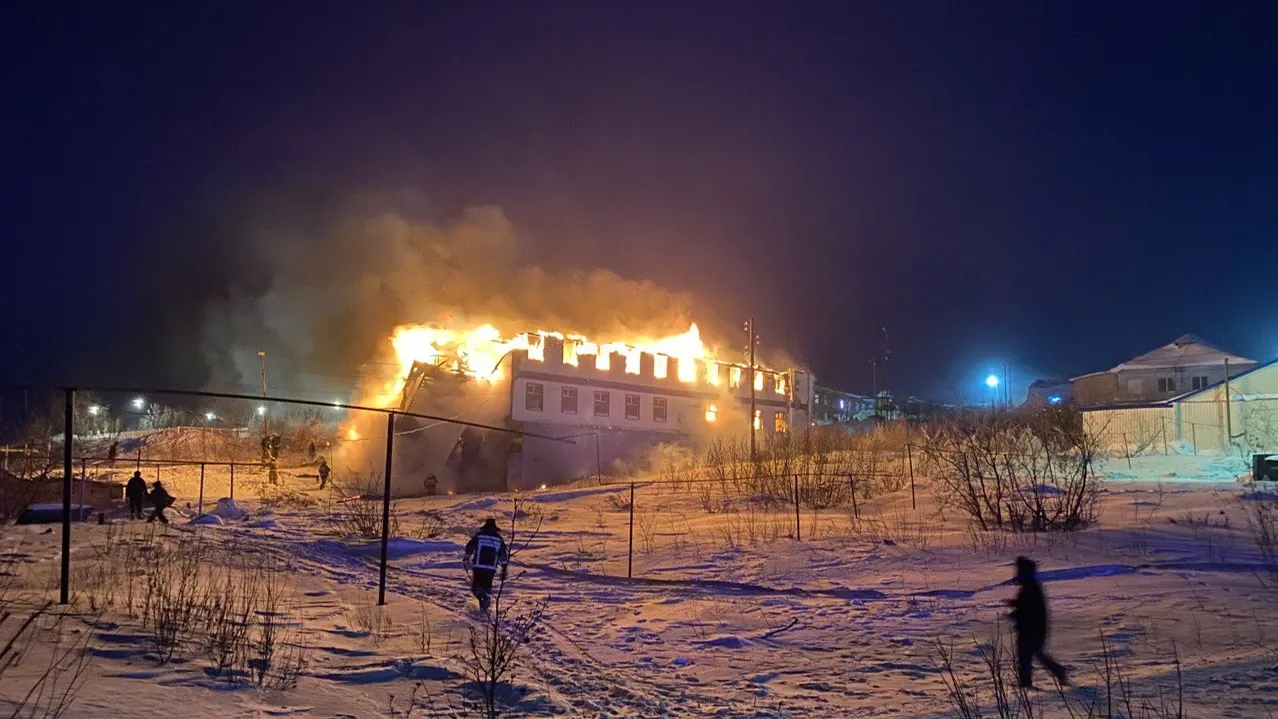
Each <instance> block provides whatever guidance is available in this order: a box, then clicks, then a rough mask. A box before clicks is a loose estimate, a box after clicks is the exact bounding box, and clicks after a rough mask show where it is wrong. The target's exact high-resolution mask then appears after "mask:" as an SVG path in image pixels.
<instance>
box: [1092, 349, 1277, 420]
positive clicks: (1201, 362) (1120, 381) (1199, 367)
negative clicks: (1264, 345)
mask: <svg viewBox="0 0 1278 719" xmlns="http://www.w3.org/2000/svg"><path fill="white" fill-rule="evenodd" d="M1255 366H1256V361H1255V360H1252V359H1248V358H1246V357H1242V356H1240V355H1236V354H1233V353H1232V352H1227V351H1225V350H1223V349H1220V348H1219V347H1216V346H1214V345H1212V344H1209V343H1208V342H1206V341H1204V340H1203V339H1201V338H1199V337H1196V336H1194V335H1184V336H1182V337H1180V338H1178V339H1177V340H1176V341H1175V342H1172V343H1170V344H1167V345H1164V346H1162V347H1159V348H1157V349H1155V350H1152V351H1150V352H1146V353H1145V354H1143V355H1140V356H1139V357H1134V358H1132V359H1130V360H1127V361H1126V362H1123V363H1121V364H1119V365H1116V366H1114V367H1111V368H1110V369H1108V370H1105V371H1104V372H1093V373H1091V374H1086V375H1083V376H1081V377H1075V378H1074V380H1073V395H1074V396H1073V399H1074V403H1075V404H1077V405H1078V406H1080V407H1084V408H1087V407H1103V406H1109V405H1122V404H1141V403H1149V402H1163V401H1166V400H1169V399H1171V398H1173V397H1177V396H1180V395H1183V394H1185V393H1186V392H1192V391H1195V390H1200V389H1206V388H1208V387H1213V386H1215V385H1217V384H1219V383H1221V382H1223V381H1224V379H1225V376H1226V373H1228V374H1230V375H1236V374H1239V373H1241V372H1245V371H1247V370H1249V369H1251V368H1252V367H1255Z"/></svg>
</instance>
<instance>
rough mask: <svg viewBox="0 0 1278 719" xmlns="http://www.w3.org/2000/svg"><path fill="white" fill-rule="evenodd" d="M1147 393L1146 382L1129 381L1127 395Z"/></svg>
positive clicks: (1141, 380) (1138, 380)
mask: <svg viewBox="0 0 1278 719" xmlns="http://www.w3.org/2000/svg"><path fill="white" fill-rule="evenodd" d="M1144 391H1145V380H1143V379H1129V380H1127V393H1128V394H1134V395H1139V394H1141V393H1142V392H1144Z"/></svg>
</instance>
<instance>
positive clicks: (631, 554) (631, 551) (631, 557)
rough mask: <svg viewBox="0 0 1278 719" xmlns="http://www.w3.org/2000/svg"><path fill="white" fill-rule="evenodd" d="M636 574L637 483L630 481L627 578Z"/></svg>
mask: <svg viewBox="0 0 1278 719" xmlns="http://www.w3.org/2000/svg"><path fill="white" fill-rule="evenodd" d="M634 576H635V483H634V482H631V483H630V542H629V544H627V545H626V579H633V578H634Z"/></svg>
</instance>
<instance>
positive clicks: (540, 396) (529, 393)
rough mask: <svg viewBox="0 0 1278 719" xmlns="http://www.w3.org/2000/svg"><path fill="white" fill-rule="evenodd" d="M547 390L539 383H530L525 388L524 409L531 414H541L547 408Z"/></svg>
mask: <svg viewBox="0 0 1278 719" xmlns="http://www.w3.org/2000/svg"><path fill="white" fill-rule="evenodd" d="M545 390H546V388H545V387H544V386H543V385H542V384H540V383H538V382H529V383H528V384H527V385H525V386H524V409H526V410H528V411H529V412H540V411H541V410H542V407H543V406H545V402H544V400H545V397H544V394H545Z"/></svg>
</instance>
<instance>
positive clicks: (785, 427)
mask: <svg viewBox="0 0 1278 719" xmlns="http://www.w3.org/2000/svg"><path fill="white" fill-rule="evenodd" d="M772 421H773V425H772V428H773V429H774V430H775V431H777V432H788V431H790V418H789V417H787V416H786V414H785V412H777V413H776V416H775V417H774V418H773V420H772Z"/></svg>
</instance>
